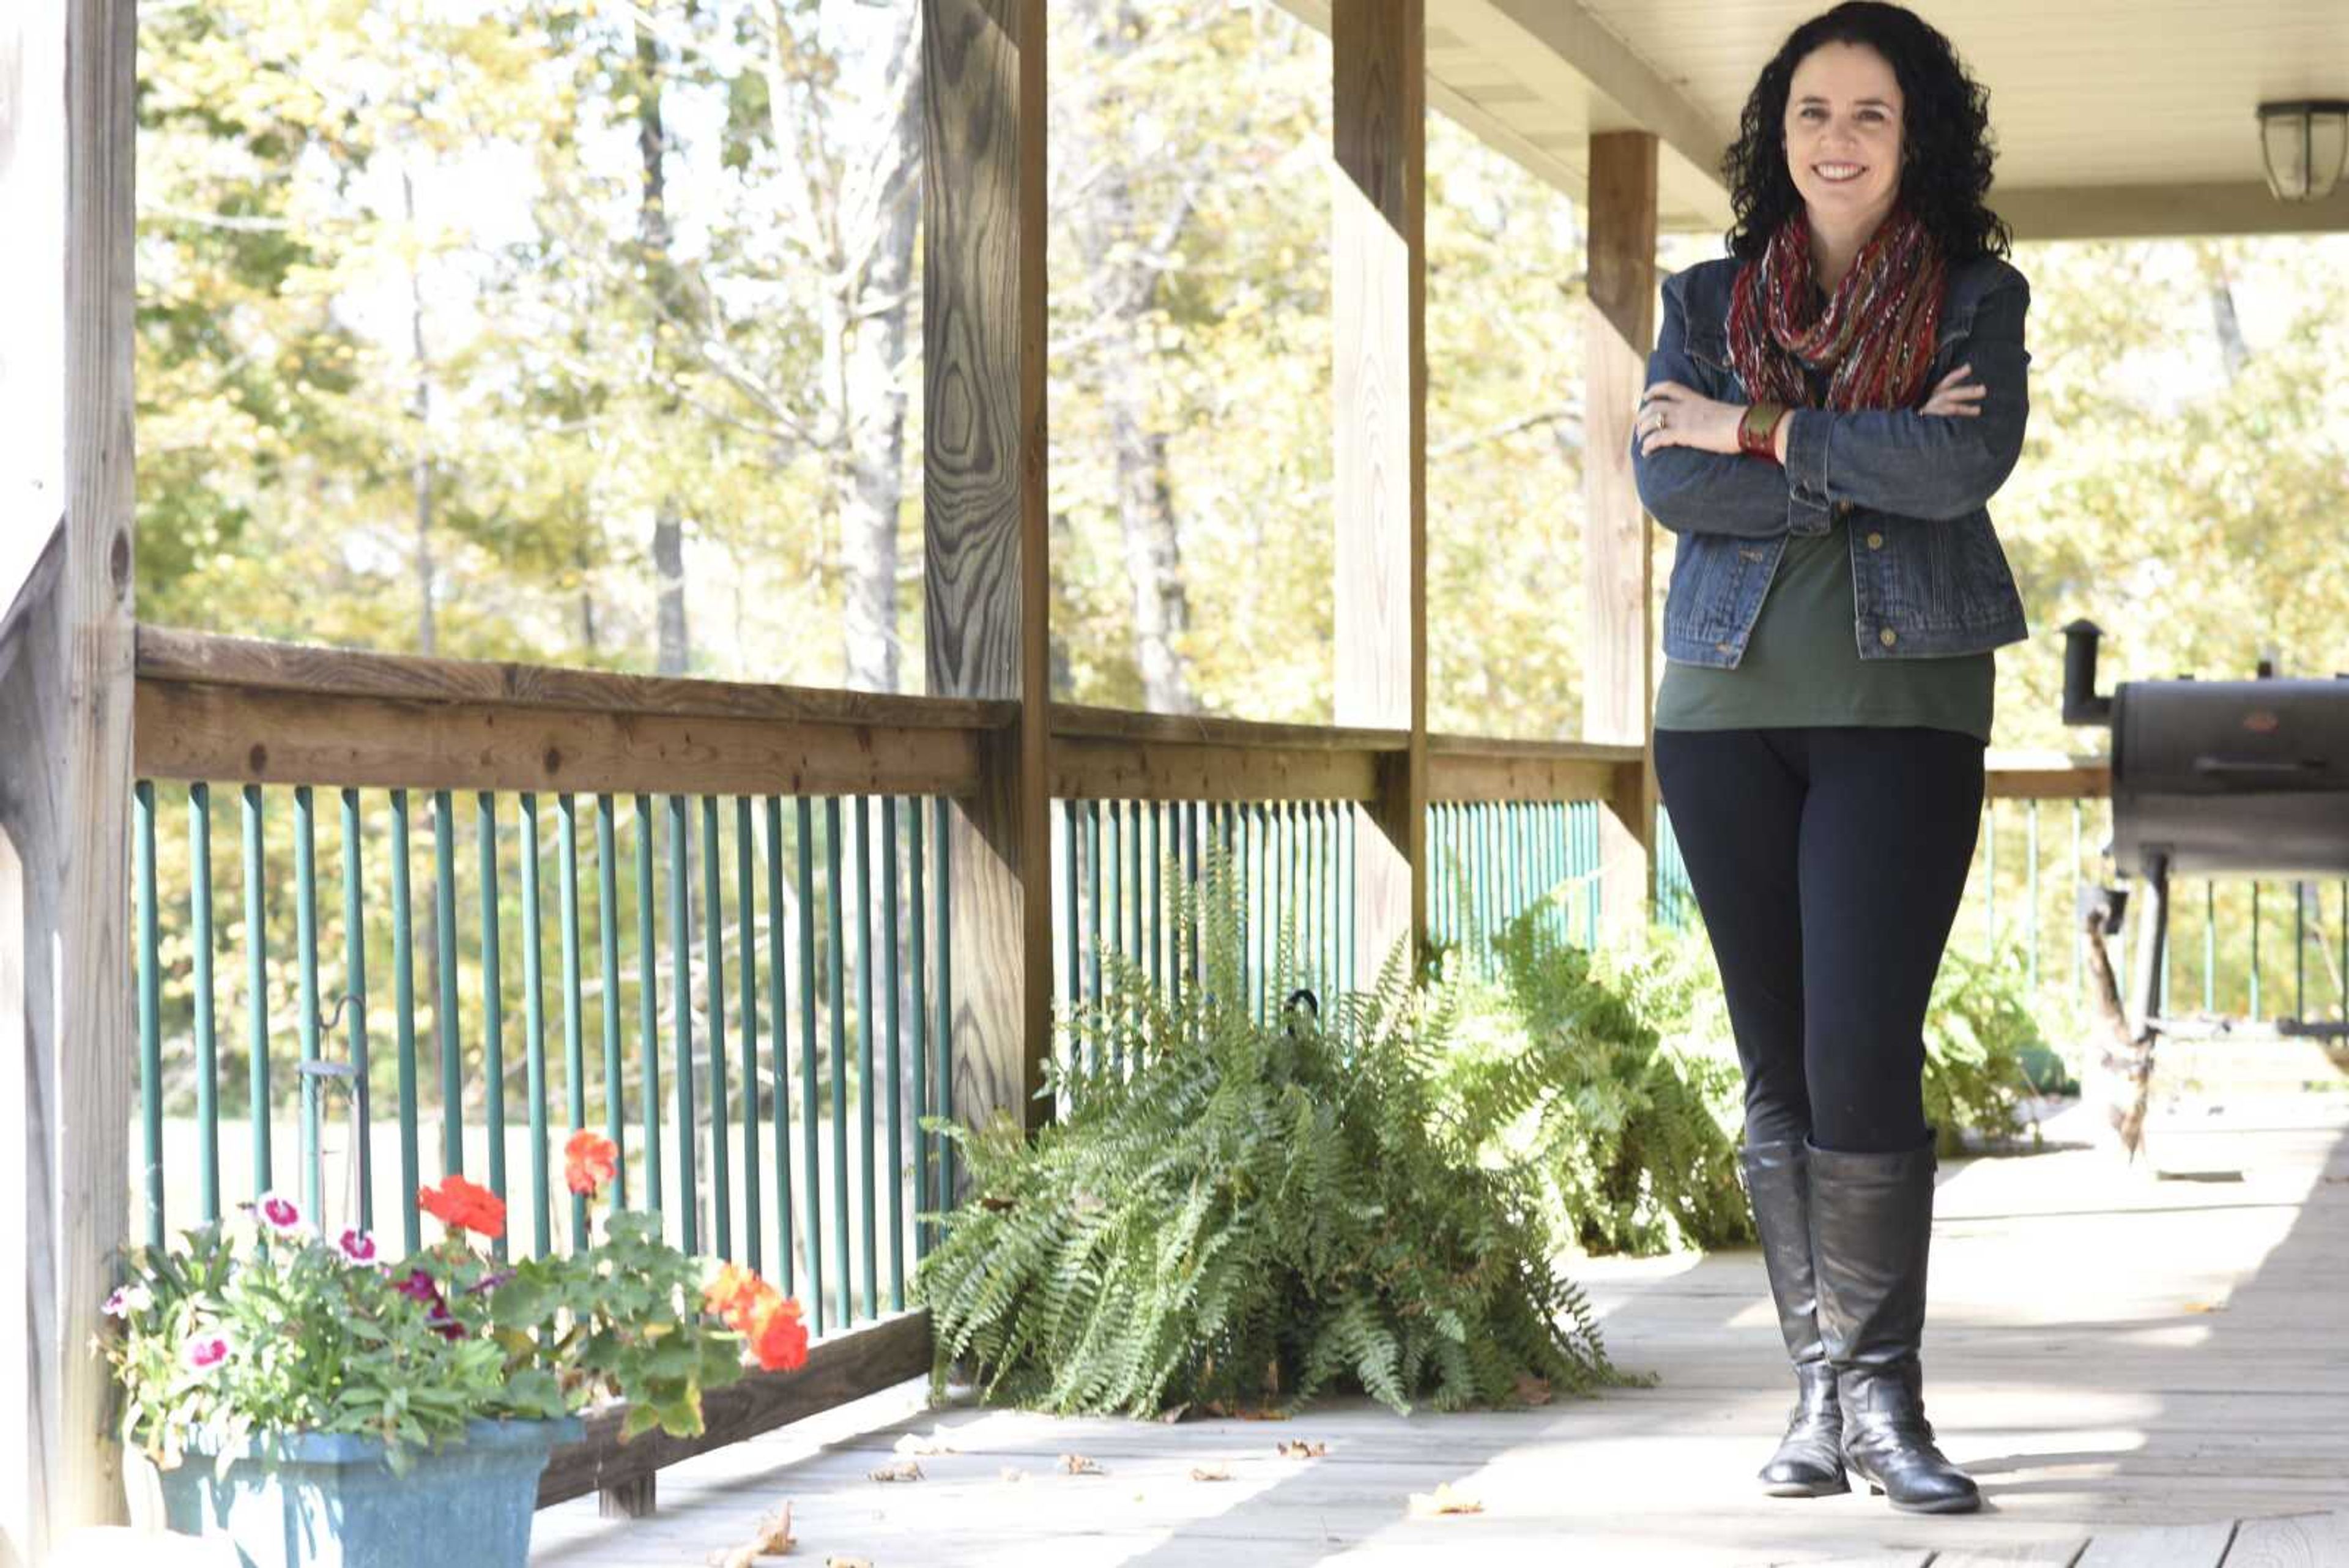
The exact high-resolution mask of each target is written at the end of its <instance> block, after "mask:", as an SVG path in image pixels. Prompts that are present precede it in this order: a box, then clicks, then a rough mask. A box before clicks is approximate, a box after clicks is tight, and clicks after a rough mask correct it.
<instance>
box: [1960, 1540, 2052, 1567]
mask: <svg viewBox="0 0 2349 1568" xmlns="http://www.w3.org/2000/svg"><path fill="white" fill-rule="evenodd" d="M2086 1544H2087V1542H2085V1541H2050V1542H2023V1543H2022V1544H2020V1545H2015V1546H1970V1547H1965V1548H1962V1549H1960V1550H1958V1551H1953V1552H1935V1553H1934V1554H1933V1568H2007V1565H2010V1564H2013V1563H2054V1564H2056V1565H2057V1568H2071V1565H2072V1563H2073V1562H2074V1561H2075V1559H2077V1558H2078V1557H2079V1555H2080V1552H2081V1549H2082V1548H2083V1547H2085V1545H2086Z"/></svg>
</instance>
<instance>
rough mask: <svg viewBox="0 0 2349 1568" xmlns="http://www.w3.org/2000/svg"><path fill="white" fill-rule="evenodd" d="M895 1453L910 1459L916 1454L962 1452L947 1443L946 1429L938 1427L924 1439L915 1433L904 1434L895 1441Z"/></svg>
mask: <svg viewBox="0 0 2349 1568" xmlns="http://www.w3.org/2000/svg"><path fill="white" fill-rule="evenodd" d="M896 1451H897V1452H898V1453H900V1454H904V1455H905V1456H907V1457H909V1458H910V1457H912V1456H914V1455H916V1454H957V1453H960V1452H961V1451H962V1450H961V1449H957V1448H956V1447H955V1446H954V1445H953V1444H952V1443H949V1442H947V1429H946V1428H944V1427H938V1428H933V1429H932V1431H931V1432H930V1435H929V1436H928V1437H926V1438H925V1437H923V1436H921V1435H920V1434H919V1433H917V1432H908V1433H906V1434H905V1436H904V1437H902V1438H898V1439H897V1449H896Z"/></svg>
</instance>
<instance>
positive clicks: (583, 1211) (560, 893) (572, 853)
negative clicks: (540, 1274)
mask: <svg viewBox="0 0 2349 1568" xmlns="http://www.w3.org/2000/svg"><path fill="white" fill-rule="evenodd" d="M554 841H555V853H556V855H557V856H559V857H561V859H560V861H559V863H558V864H557V866H556V867H555V877H554V891H555V897H556V898H560V899H561V900H562V905H561V907H560V908H559V909H557V910H556V911H555V920H556V923H557V926H558V928H559V930H560V933H561V938H562V941H563V1071H564V1077H565V1078H566V1079H567V1080H568V1081H567V1083H566V1085H565V1086H566V1087H567V1088H568V1089H569V1091H570V1096H569V1103H568V1106H567V1108H568V1109H569V1111H570V1112H571V1125H570V1127H567V1128H565V1129H564V1137H565V1138H566V1139H568V1138H569V1137H570V1135H571V1134H572V1133H574V1132H583V1131H585V1129H586V1127H587V1010H586V1005H585V1002H584V1001H583V1000H582V998H581V996H580V987H579V805H578V802H577V801H576V800H574V798H573V797H572V794H571V792H570V791H568V790H565V791H564V792H563V793H562V794H558V795H556V796H555V797H554ZM569 1175H570V1172H569V1170H568V1168H567V1162H566V1168H565V1170H564V1177H565V1182H564V1185H565V1186H566V1188H567V1187H568V1185H569V1180H568V1178H569ZM591 1240H592V1238H590V1237H589V1235H588V1234H587V1199H586V1198H585V1195H583V1194H581V1193H576V1192H574V1193H572V1194H571V1246H572V1250H573V1251H579V1252H584V1251H586V1250H587V1248H588V1246H589V1244H590V1241H591Z"/></svg>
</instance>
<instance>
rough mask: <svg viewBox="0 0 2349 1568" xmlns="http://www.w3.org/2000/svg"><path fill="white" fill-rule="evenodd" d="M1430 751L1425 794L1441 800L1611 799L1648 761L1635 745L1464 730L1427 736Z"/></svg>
mask: <svg viewBox="0 0 2349 1568" xmlns="http://www.w3.org/2000/svg"><path fill="white" fill-rule="evenodd" d="M1428 752H1429V755H1428V792H1429V794H1428V798H1430V799H1431V800H1439V801H1445V802H1454V801H1502V800H1523V801H1573V800H1601V801H1612V800H1614V799H1617V798H1618V797H1619V795H1620V794H1621V793H1622V791H1623V789H1624V788H1625V781H1626V779H1627V778H1628V779H1630V780H1632V781H1636V780H1637V779H1638V778H1639V776H1640V769H1641V767H1642V766H1643V764H1644V763H1645V761H1646V755H1645V753H1643V752H1642V751H1641V749H1640V747H1638V746H1613V745H1602V744H1596V743H1592V742H1578V741H1562V742H1548V743H1543V742H1513V741H1489V740H1485V739H1483V738H1481V737H1473V736H1464V735H1431V736H1429V737H1428Z"/></svg>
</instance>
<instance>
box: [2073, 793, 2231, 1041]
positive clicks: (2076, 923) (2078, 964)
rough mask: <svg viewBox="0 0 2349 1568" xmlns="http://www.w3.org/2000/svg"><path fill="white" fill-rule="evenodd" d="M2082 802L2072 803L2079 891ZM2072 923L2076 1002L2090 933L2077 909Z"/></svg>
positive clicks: (2082, 989) (2081, 993) (2206, 974)
mask: <svg viewBox="0 0 2349 1568" xmlns="http://www.w3.org/2000/svg"><path fill="white" fill-rule="evenodd" d="M2080 815H2081V813H2080V803H2079V802H2078V801H2076V800H2075V801H2074V802H2073V803H2072V876H2071V883H2072V887H2073V888H2074V890H2075V892H2076V891H2077V889H2078V888H2079V886H2080V882H2081V880H2082V877H2081V875H2080ZM2206 886H2207V885H2206ZM2070 923H2071V927H2072V998H2073V1000H2074V1001H2075V1002H2076V1001H2078V1000H2079V999H2080V998H2081V997H2082V996H2084V995H2085V994H2086V992H2085V986H2086V984H2087V977H2086V973H2085V970H2084V969H2083V967H2082V966H2083V965H2084V964H2085V962H2086V961H2087V942H2088V935H2087V932H2086V931H2085V930H2083V929H2081V926H2080V920H2079V915H2078V911H2077V910H2076V909H2075V910H2074V911H2073V912H2072V914H2071V916H2070ZM2203 979H2204V983H2205V984H2206V985H2207V984H2208V983H2209V972H2208V971H2205V972H2204V976H2203ZM2206 1005H2207V1004H2206Z"/></svg>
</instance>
